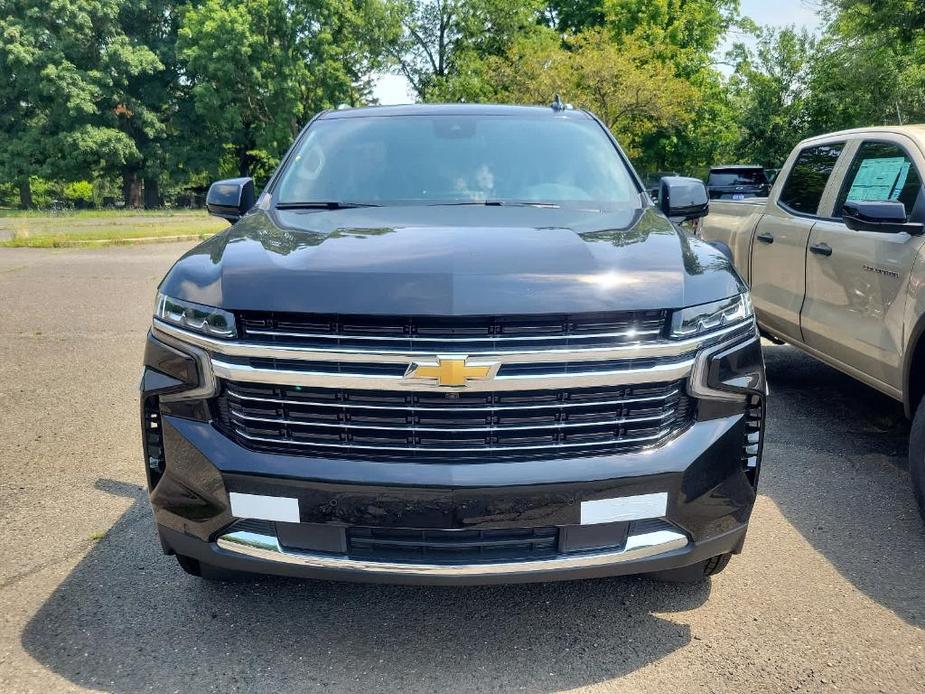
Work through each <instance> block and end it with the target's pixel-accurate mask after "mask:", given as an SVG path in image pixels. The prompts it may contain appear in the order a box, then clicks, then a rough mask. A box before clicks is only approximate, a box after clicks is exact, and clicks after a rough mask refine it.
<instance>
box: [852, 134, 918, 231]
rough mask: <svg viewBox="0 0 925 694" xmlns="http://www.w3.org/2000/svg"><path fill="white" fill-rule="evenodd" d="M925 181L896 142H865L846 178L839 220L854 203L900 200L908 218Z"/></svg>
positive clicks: (859, 149)
mask: <svg viewBox="0 0 925 694" xmlns="http://www.w3.org/2000/svg"><path fill="white" fill-rule="evenodd" d="M921 190H922V179H921V177H920V176H919V172H918V171H917V170H916V168H915V164H914V163H913V161H912V159H911V158H910V157H909V155H908V154H906V152H905V151H904V150H903V148H902V147H900V146H899V145H896V144H894V143H892V142H864V143H863V144H862V145H861V146H860V147H859V148H858V153H857V154H856V155H855V157H854V161H852V162H851V167H850V168H849V169H848V173H847V174H846V175H845V182H844V183H843V184H842V189H841V192H840V193H839V195H838V200H837V201H836V203H835V212H834V216H835V217H839V218H840V217H841V216H842V207H843V206H844V204H845V202H848V201H850V200H881V201H885V200H898V201H899V202H901V203H902V204H903V205H905V206H906V214H909V213H910V212H911V211H912V209H913V208H914V207H915V202H916V199H917V198H918V196H919V193H920V192H921Z"/></svg>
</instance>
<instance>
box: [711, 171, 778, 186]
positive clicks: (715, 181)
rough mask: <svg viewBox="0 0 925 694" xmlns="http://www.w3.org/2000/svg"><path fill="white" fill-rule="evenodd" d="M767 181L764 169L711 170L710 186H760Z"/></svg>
mask: <svg viewBox="0 0 925 694" xmlns="http://www.w3.org/2000/svg"><path fill="white" fill-rule="evenodd" d="M767 182H768V179H767V177H766V176H765V175H764V169H724V170H723V171H711V172H710V183H709V185H711V186H761V185H764V184H765V183H767Z"/></svg>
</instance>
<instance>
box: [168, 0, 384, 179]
mask: <svg viewBox="0 0 925 694" xmlns="http://www.w3.org/2000/svg"><path fill="white" fill-rule="evenodd" d="M397 31H398V25H397V19H395V18H394V17H393V15H392V13H391V12H390V9H389V7H388V6H387V5H385V4H384V3H383V2H381V1H380V0H320V1H319V0H315V1H300V0H295V1H287V0H206V1H205V2H204V3H203V4H202V5H201V6H199V7H192V8H188V9H187V10H186V11H185V12H184V14H183V16H182V21H181V26H180V29H179V32H178V34H179V35H178V42H177V51H178V55H179V57H180V60H181V63H182V67H183V71H184V76H185V78H186V79H188V80H189V82H190V85H191V87H190V91H191V95H192V99H193V103H194V113H195V117H196V118H197V119H198V123H199V128H198V131H197V132H198V134H197V138H196V139H197V143H198V145H197V147H198V148H199V150H200V151H201V150H202V149H205V150H206V151H209V152H212V153H213V155H214V156H213V159H212V161H213V165H212V167H211V168H215V166H216V165H217V162H218V160H219V158H220V157H219V153H220V152H221V151H222V150H225V151H228V152H229V153H230V154H231V156H232V157H233V159H234V162H235V165H236V169H237V172H238V174H240V175H242V176H247V175H254V174H257V175H258V176H259V175H265V174H266V173H268V172H269V170H270V169H271V168H272V167H273V166H275V165H276V163H277V161H278V159H279V157H280V156H281V154H282V153H283V152H284V151H285V149H286V147H287V146H288V145H289V143H290V142H291V141H292V138H293V137H294V136H295V135H296V133H297V132H298V131H299V128H300V127H301V125H302V124H303V123H304V121H305V119H306V118H308V117H309V116H310V115H311V114H313V113H315V112H316V111H319V110H321V109H324V108H329V107H332V106H335V105H338V104H341V103H347V104H354V105H355V104H357V103H360V102H362V101H363V100H364V99H365V98H366V97H367V96H368V93H369V90H370V83H369V74H370V73H371V72H372V71H373V70H374V69H375V68H376V67H378V66H379V65H380V60H381V57H382V55H383V53H384V51H385V45H386V44H387V43H388V42H389V41H391V40H394V38H395V37H397ZM195 149H196V147H194V148H193V150H195ZM193 156H194V157H195V154H193Z"/></svg>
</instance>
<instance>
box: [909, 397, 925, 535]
mask: <svg viewBox="0 0 925 694" xmlns="http://www.w3.org/2000/svg"><path fill="white" fill-rule="evenodd" d="M909 474H910V475H911V476H912V491H913V493H914V494H915V500H916V501H917V502H918V504H919V513H920V514H921V515H922V518H923V519H925V399H923V400H922V401H921V402H919V406H918V407H917V408H916V409H915V417H914V418H913V419H912V431H911V432H910V433H909Z"/></svg>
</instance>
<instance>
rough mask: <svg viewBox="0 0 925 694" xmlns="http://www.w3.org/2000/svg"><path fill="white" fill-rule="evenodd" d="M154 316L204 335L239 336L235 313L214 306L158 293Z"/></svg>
mask: <svg viewBox="0 0 925 694" xmlns="http://www.w3.org/2000/svg"><path fill="white" fill-rule="evenodd" d="M154 317H155V318H157V319H159V320H162V321H164V322H165V323H170V324H171V325H176V326H177V327H178V328H185V329H186V330H192V331H194V332H197V333H202V334H203V335H210V336H212V337H226V338H232V337H237V336H238V331H237V330H236V329H235V323H234V314H233V313H231V312H229V311H223V310H222V309H220V308H214V307H212V306H203V305H202V304H194V303H192V302H190V301H182V300H180V299H174V298H173V297H170V296H167V295H166V294H163V293H162V292H158V293H157V302H156V303H155V305H154Z"/></svg>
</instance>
